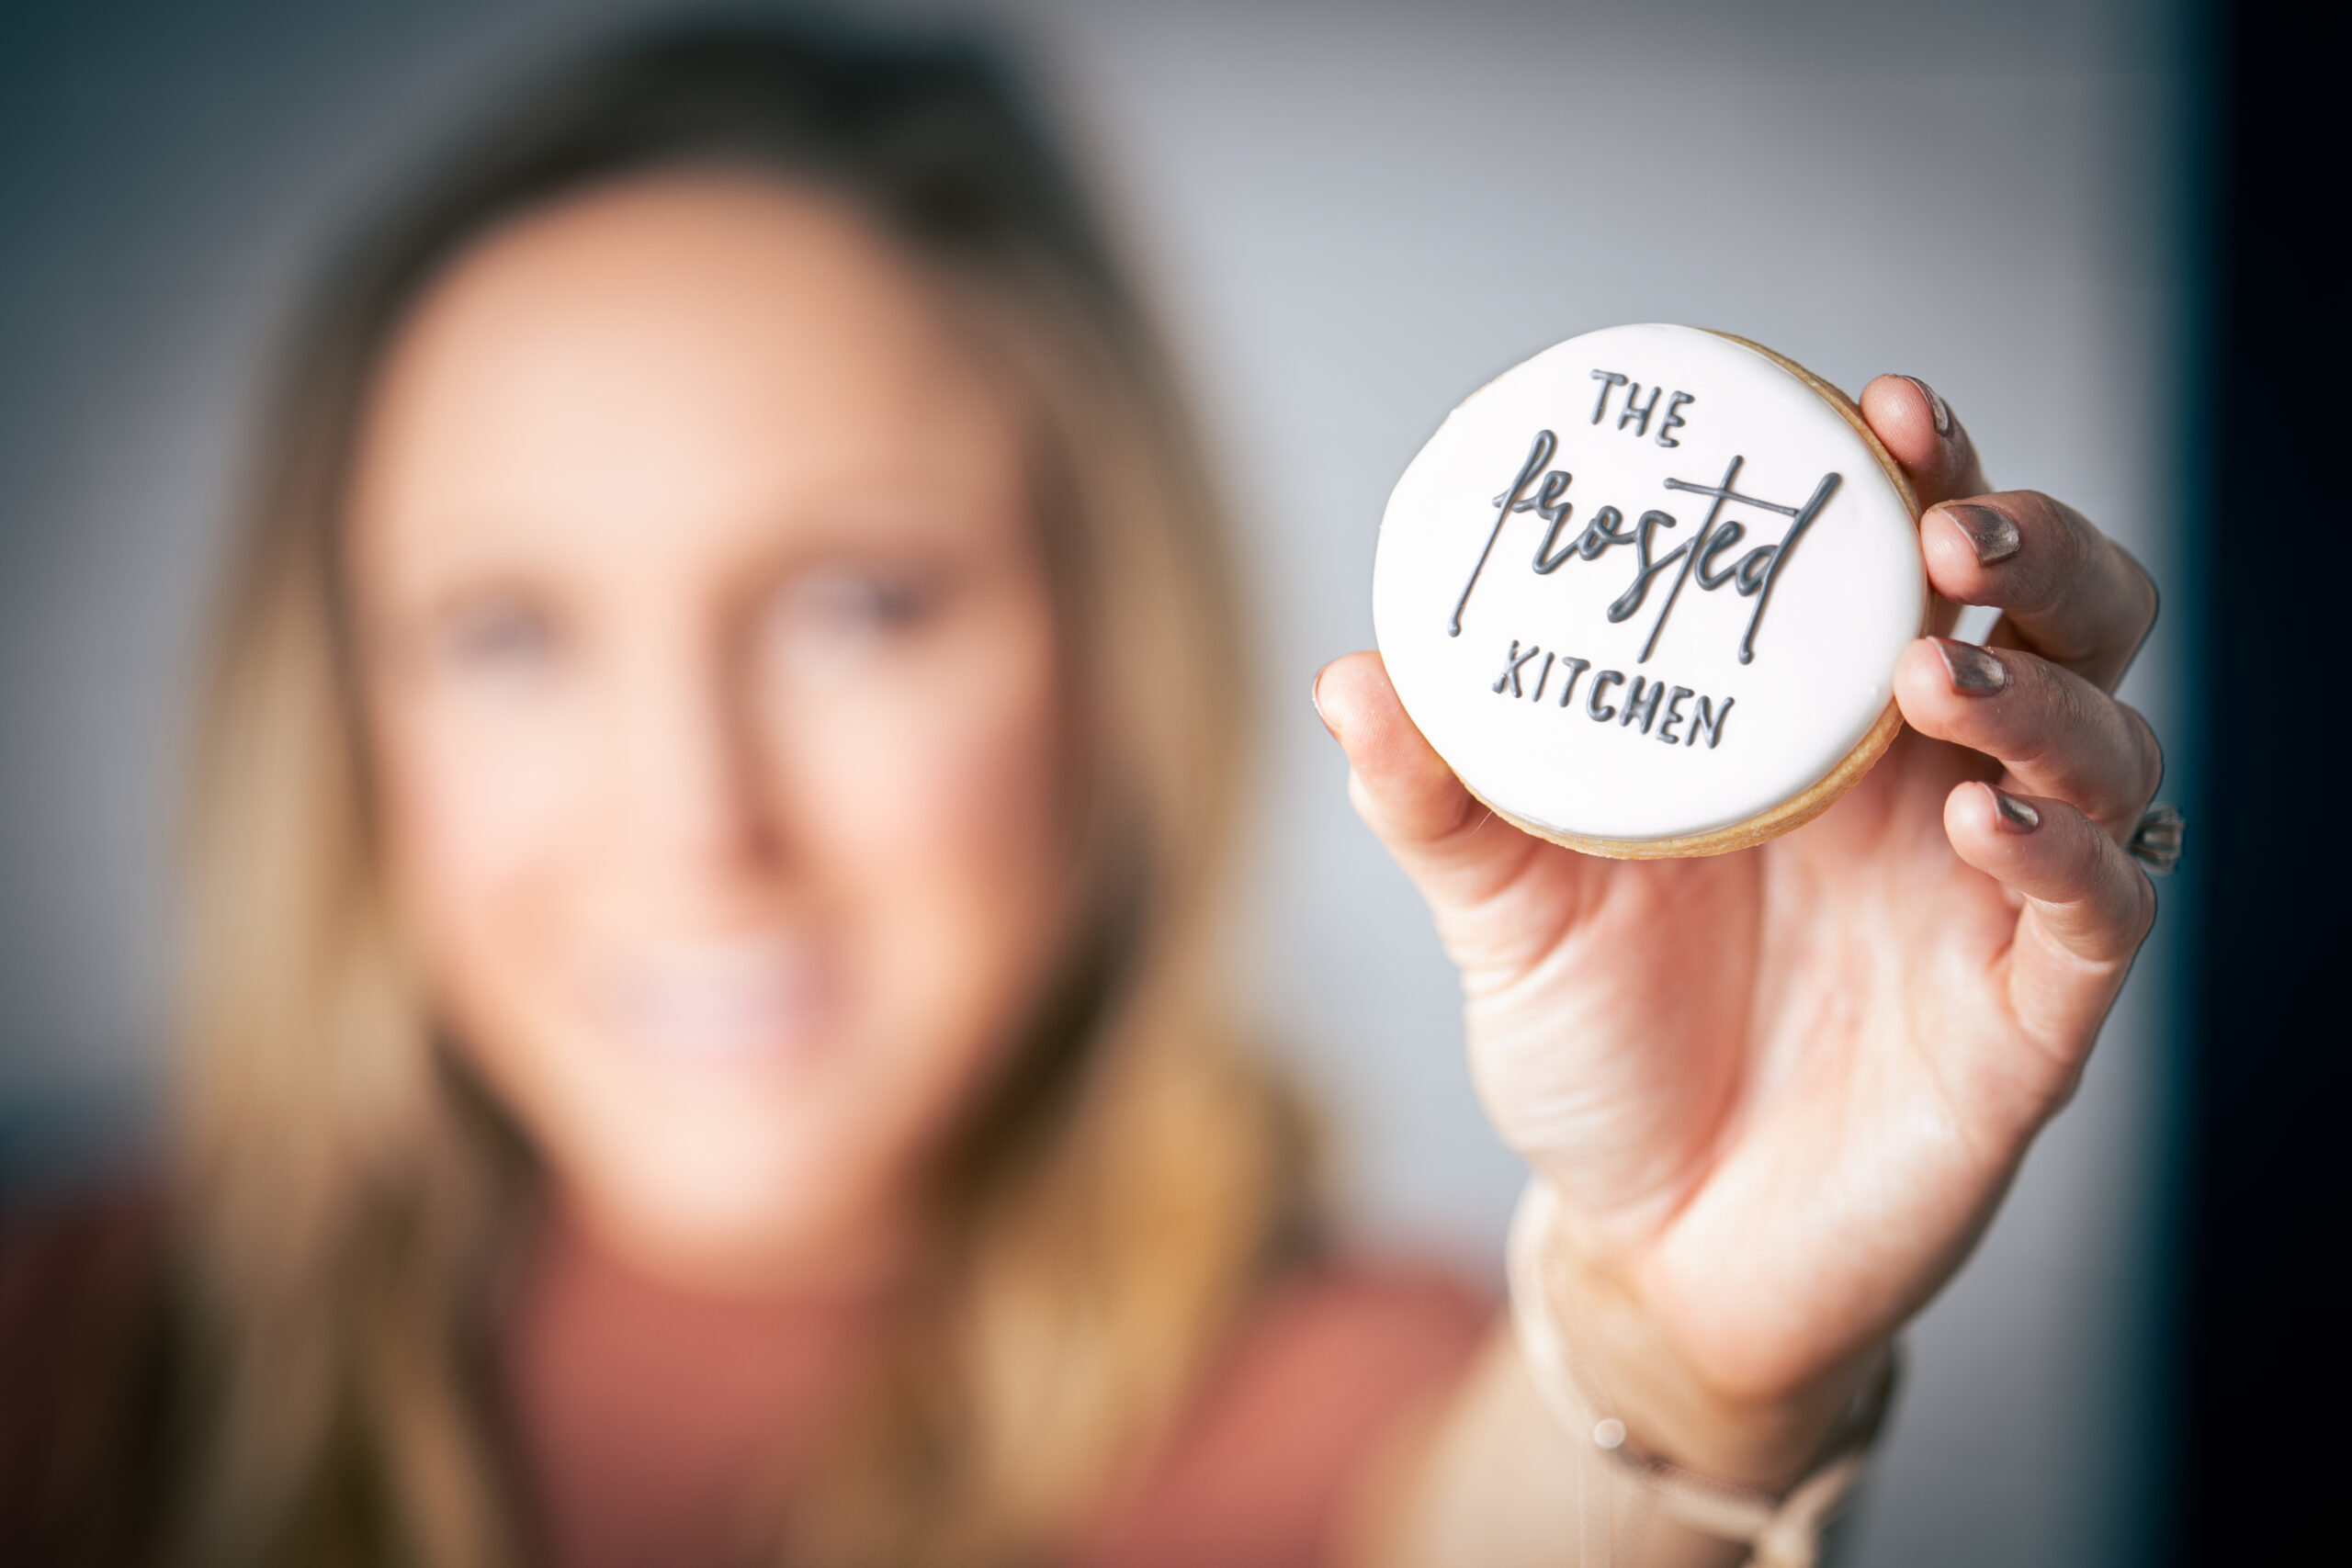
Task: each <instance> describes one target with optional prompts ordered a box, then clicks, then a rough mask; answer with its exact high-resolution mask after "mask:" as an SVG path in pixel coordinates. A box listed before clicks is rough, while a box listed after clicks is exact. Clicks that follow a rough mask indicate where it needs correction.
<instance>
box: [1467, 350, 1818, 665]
mask: <svg viewBox="0 0 2352 1568" xmlns="http://www.w3.org/2000/svg"><path fill="white" fill-rule="evenodd" d="M1608 394H1609V389H1608V387H1607V386H1605V385H1604V386H1603V388H1602V389H1601V396H1602V399H1603V400H1606V399H1607V397H1608ZM1559 446H1560V438H1559V437H1558V436H1557V435H1555V434H1553V433H1552V432H1551V431H1549V430H1539V431H1537V432H1536V433H1535V442H1534V445H1533V446H1530V447H1529V448H1528V452H1527V460H1526V461H1525V462H1523V463H1521V465H1520V467H1519V477H1518V478H1516V479H1513V480H1511V483H1510V489H1509V490H1506V491H1503V492H1502V494H1500V495H1498V496H1497V497H1495V502H1494V504H1495V525H1494V527H1493V528H1492V529H1490V530H1489V531H1488V532H1487V545H1486V548H1484V549H1482V550H1480V551H1479V552H1478V563H1477V564H1476V566H1474V567H1472V568H1471V569H1470V581H1467V582H1465V583H1464V584H1463V586H1462V597H1461V598H1460V599H1458V600H1457V601H1455V602H1454V606H1453V619H1452V620H1451V621H1450V622H1449V623H1448V624H1447V626H1446V633H1447V635H1448V636H1450V637H1460V636H1461V635H1462V613H1463V612H1464V610H1466V609H1468V608H1469V606H1470V594H1471V591H1472V590H1474V589H1476V587H1477V586H1478V578H1479V575H1480V574H1481V573H1483V572H1484V571H1485V570H1487V557H1489V556H1491V555H1493V554H1494V550H1495V541H1496V540H1498V539H1499V538H1500V537H1501V536H1502V531H1503V525H1504V524H1506V523H1508V522H1510V519H1511V515H1512V514H1513V513H1520V512H1532V513H1535V514H1536V515H1537V516H1539V517H1541V518H1543V519H1544V522H1545V523H1546V524H1547V525H1549V526H1548V527H1547V528H1546V529H1545V530H1544V538H1543V542H1542V543H1540V544H1538V545H1537V546H1536V547H1535V558H1534V563H1533V564H1534V570H1535V572H1536V574H1537V575H1538V576H1549V575H1550V574H1552V573H1553V572H1555V571H1557V570H1560V569H1561V568H1562V567H1564V566H1566V565H1567V564H1568V562H1569V561H1571V560H1587V561H1589V560H1597V559H1599V558H1600V557H1601V556H1602V555H1604V554H1606V553H1607V552H1608V551H1610V550H1611V549H1614V548H1616V547H1619V546H1621V545H1623V546H1628V547H1631V548H1632V549H1633V552H1634V580H1633V581H1631V582H1629V583H1628V584H1626V586H1625V591H1624V592H1623V593H1620V594H1619V595H1617V597H1616V598H1615V599H1614V600H1612V601H1611V603H1610V605H1609V620H1610V622H1611V625H1615V624H1617V623H1619V622H1622V621H1626V620H1630V619H1631V618H1632V617H1633V615H1634V613H1635V612H1636V611H1638V610H1639V609H1640V608H1641V607H1642V604H1643V602H1644V601H1645V600H1646V599H1647V598H1648V597H1649V592H1650V586H1651V584H1652V583H1653V582H1655V581H1657V579H1658V578H1659V577H1661V576H1664V575H1665V574H1666V573H1668V572H1669V571H1671V572H1672V573H1673V576H1672V578H1671V579H1670V580H1669V581H1668V583H1667V586H1666V592H1665V596H1664V598H1663V599H1661V600H1660V601H1659V604H1658V607H1657V618H1656V619H1654V620H1653V621H1652V622H1651V623H1650V633H1649V636H1648V637H1646V638H1645V639H1644V640H1643V643H1642V651H1641V656H1640V658H1639V659H1637V660H1635V662H1636V663H1647V662H1648V661H1649V657H1650V655H1651V653H1652V652H1654V651H1655V650H1656V649H1657V639H1658V634H1659V633H1660V632H1662V631H1664V630H1665V629H1666V621H1667V617H1668V615H1672V614H1673V613H1674V604H1675V601H1676V600H1677V599H1679V598H1680V597H1681V594H1682V588H1683V584H1685V583H1686V582H1689V581H1691V580H1692V579H1694V578H1695V579H1696V580H1697V581H1698V584H1699V587H1700V590H1701V591H1702V592H1714V591H1715V590H1716V589H1718V588H1721V587H1723V586H1724V584H1725V583H1729V584H1731V585H1732V588H1733V591H1734V592H1736V593H1738V594H1739V595H1740V596H1741V597H1742V598H1747V599H1754V600H1755V601H1756V608H1755V609H1754V610H1753V611H1751V612H1750V613H1749V615H1748V617H1747V630H1746V631H1745V632H1744V633H1742V634H1741V636H1740V639H1739V661H1740V662H1741V663H1742V664H1746V663H1747V662H1749V661H1750V660H1753V659H1754V658H1755V657H1756V628H1757V626H1758V624H1759V623H1760V622H1761V621H1762V620H1763V619H1764V607H1765V605H1767V604H1770V602H1771V598H1772V586H1773V584H1774V583H1775V582H1777V581H1779V580H1780V576H1781V572H1782V571H1783V570H1786V569H1787V567H1788V563H1789V558H1790V557H1791V556H1792V555H1793V554H1794V553H1795V552H1796V547H1797V543H1798V541H1799V540H1801V539H1803V538H1804V535H1805V530H1807V529H1808V528H1811V527H1812V526H1813V524H1814V520H1815V518H1817V517H1819V516H1820V515H1821V509H1822V508H1823V507H1824V506H1826V505H1827V504H1828V502H1829V498H1830V497H1831V496H1832V495H1834V494H1836V493H1837V491H1838V485H1839V484H1840V483H1842V482H1843V480H1842V479H1841V477H1840V476H1839V475H1838V474H1836V473H1826V474H1824V475H1822V476H1821V482H1820V483H1819V484H1818V485H1815V487H1814V491H1813V495H1812V497H1811V498H1810V499H1809V500H1807V501H1806V502H1804V505H1802V506H1783V505H1781V504H1780V503H1779V502H1771V501H1765V500H1763V499H1761V498H1760V497H1758V496H1752V495H1742V494H1740V493H1739V492H1738V491H1736V490H1735V489H1734V488H1733V486H1734V484H1735V483H1736V481H1737V480H1738V479H1739V470H1740V466H1741V465H1742V464H1743V463H1745V462H1747V458H1746V457H1734V458H1733V459H1732V460H1731V464H1730V466H1729V467H1728V468H1724V477H1723V479H1722V480H1721V482H1719V483H1716V484H1700V483H1695V482H1693V481H1691V480H1689V479H1668V480H1667V481H1666V488H1667V489H1668V490H1671V491H1687V492H1689V493H1691V494H1692V495H1703V496H1707V497H1709V498H1710V504H1709V505H1708V507H1707V515H1706V520H1705V521H1704V522H1702V523H1701V524H1700V525H1699V531H1698V533H1697V534H1696V535H1695V536H1692V537H1690V538H1686V539H1684V540H1683V541H1682V542H1681V543H1680V544H1679V545H1677V546H1675V547H1673V548H1672V549H1670V550H1668V551H1667V552H1666V553H1665V554H1664V555H1658V554H1657V553H1656V551H1657V531H1658V530H1659V529H1661V528H1673V527H1679V523H1678V522H1677V521H1676V519H1675V517H1674V514H1673V513H1669V512H1662V511H1655V510H1653V511H1647V512H1644V513H1642V514H1641V516H1640V517H1638V518H1636V519H1635V520H1634V524H1633V525H1632V526H1631V527H1627V526H1625V525H1624V524H1625V514H1624V513H1623V512H1620V511H1619V510H1618V509H1617V508H1616V507H1614V506H1604V507H1602V508H1601V509H1600V511H1598V512H1596V513H1593V514H1592V519H1591V521H1589V522H1588V523H1587V524H1586V525H1584V528H1583V531H1582V532H1580V533H1578V534H1577V535H1576V536H1574V537H1573V538H1571V539H1569V540H1568V541H1567V542H1566V544H1562V543H1561V542H1560V536H1561V535H1562V533H1564V532H1565V531H1566V528H1567V525H1568V518H1569V517H1570V515H1571V514H1572V513H1574V512H1575V511H1576V506H1575V503H1574V502H1570V501H1569V500H1568V499H1567V493H1568V487H1569V486H1570V485H1571V484H1573V483H1575V482H1576V476H1575V475H1574V474H1571V473H1569V472H1567V471H1566V469H1563V468H1552V469H1550V470H1549V471H1548V472H1547V471H1546V470H1545V465H1546V464H1548V463H1550V462H1551V460H1552V455H1553V454H1554V453H1555V452H1556V451H1558V450H1559ZM1539 475H1540V476H1542V477H1541V478H1540V479H1539V478H1538V476H1539ZM1726 505H1733V506H1741V507H1747V508H1750V509H1752V510H1754V511H1758V512H1770V513H1778V514H1779V515H1780V516H1782V517H1786V518H1789V519H1790V520H1791V521H1790V523H1789V526H1788V530H1787V532H1785V533H1783V534H1782V535H1781V537H1780V538H1779V540H1778V541H1776V542H1775V543H1772V544H1769V545H1758V546H1756V547H1754V548H1752V549H1750V550H1749V551H1748V552H1747V554H1745V555H1743V556H1741V557H1739V558H1737V559H1736V560H1734V561H1731V562H1728V563H1724V557H1725V556H1728V555H1729V554H1730V553H1731V552H1732V551H1733V550H1734V549H1735V548H1736V547H1738V545H1739V543H1740V541H1741V540H1742V539H1744V538H1746V537H1747V525H1746V524H1745V523H1742V522H1740V521H1738V520H1737V519H1736V518H1726V517H1724V514H1723V513H1724V507H1725V506H1726Z"/></svg>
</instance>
